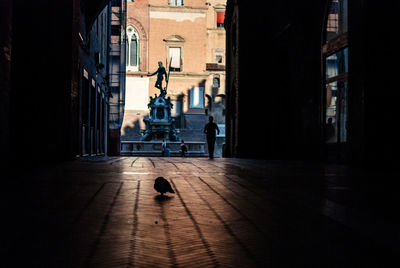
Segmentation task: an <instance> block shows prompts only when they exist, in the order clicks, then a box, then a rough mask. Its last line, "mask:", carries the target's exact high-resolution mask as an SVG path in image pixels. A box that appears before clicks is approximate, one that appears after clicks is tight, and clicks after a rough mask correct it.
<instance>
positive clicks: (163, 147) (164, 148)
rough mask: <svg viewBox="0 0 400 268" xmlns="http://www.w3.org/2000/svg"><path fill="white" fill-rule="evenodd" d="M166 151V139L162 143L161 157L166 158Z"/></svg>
mask: <svg viewBox="0 0 400 268" xmlns="http://www.w3.org/2000/svg"><path fill="white" fill-rule="evenodd" d="M166 149H167V142H166V141H165V139H163V140H162V143H161V155H162V156H166V152H165V151H166Z"/></svg>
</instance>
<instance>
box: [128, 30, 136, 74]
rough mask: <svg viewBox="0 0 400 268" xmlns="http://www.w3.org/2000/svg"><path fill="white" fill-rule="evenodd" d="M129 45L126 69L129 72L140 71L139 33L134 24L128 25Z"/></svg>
mask: <svg viewBox="0 0 400 268" xmlns="http://www.w3.org/2000/svg"><path fill="white" fill-rule="evenodd" d="M126 30H127V36H128V46H127V53H126V55H127V59H126V70H127V71H128V72H137V71H139V34H138V32H137V31H136V29H135V28H133V27H132V26H128V27H127V29H126Z"/></svg>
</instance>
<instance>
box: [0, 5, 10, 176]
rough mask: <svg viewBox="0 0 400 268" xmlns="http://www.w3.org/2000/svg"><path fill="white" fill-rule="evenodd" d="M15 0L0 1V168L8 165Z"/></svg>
mask: <svg viewBox="0 0 400 268" xmlns="http://www.w3.org/2000/svg"><path fill="white" fill-rule="evenodd" d="M12 7H13V1H12V0H6V1H1V2H0V124H1V125H0V148H1V149H0V167H1V168H0V170H1V169H2V168H3V167H6V166H8V153H9V148H10V147H9V142H8V140H9V122H10V121H9V115H10V113H9V108H10V92H11V52H12Z"/></svg>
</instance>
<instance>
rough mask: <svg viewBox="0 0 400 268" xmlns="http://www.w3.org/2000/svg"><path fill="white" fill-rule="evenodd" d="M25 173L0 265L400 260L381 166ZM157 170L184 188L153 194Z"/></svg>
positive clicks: (126, 163) (156, 166) (184, 161)
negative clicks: (373, 168)
mask: <svg viewBox="0 0 400 268" xmlns="http://www.w3.org/2000/svg"><path fill="white" fill-rule="evenodd" d="M21 165H23V162H22V163H21ZM18 172H19V171H18V170H16V171H15V174H14V175H15V176H14V177H12V178H10V179H9V180H8V181H7V183H5V184H4V183H3V186H4V185H5V186H6V187H3V190H5V191H4V194H3V195H2V199H3V200H2V207H1V209H2V211H3V215H4V213H6V215H7V216H6V217H4V218H3V220H2V221H3V224H4V227H2V230H3V232H2V247H3V248H4V249H3V250H2V253H1V254H2V261H1V262H0V267H399V266H397V265H398V262H399V261H398V257H399V253H400V250H399V247H398V243H399V228H398V227H399V221H398V219H397V218H396V217H390V216H388V215H390V211H389V214H388V213H386V212H387V211H382V210H381V209H379V208H381V204H380V203H379V202H378V199H375V201H374V199H371V198H369V197H371V195H372V196H379V197H386V198H387V200H389V202H390V200H391V202H394V199H390V198H392V197H393V196H397V195H396V192H395V191H394V190H393V191H388V192H385V193H383V192H382V191H383V189H382V188H380V187H374V185H376V184H377V183H378V181H379V180H378V178H379V176H381V175H382V173H379V172H375V173H374V172H365V171H363V170H357V169H350V168H348V167H344V166H337V165H319V164H315V163H304V162H282V161H262V160H246V159H224V158H217V159H215V160H208V159H206V158H172V157H171V158H157V157H153V158H145V157H120V158H106V159H105V158H92V159H90V158H88V159H82V160H77V161H74V162H70V163H64V164H60V165H58V166H53V167H47V168H37V169H34V170H32V171H31V172H30V173H29V174H25V173H23V174H18ZM158 176H164V177H165V178H166V179H168V180H169V181H170V183H171V185H172V187H173V189H175V194H167V196H166V197H164V198H162V197H160V196H159V195H158V193H157V192H155V190H154V189H153V184H154V179H155V178H156V177H158ZM387 176H388V177H389V178H390V177H391V176H392V177H393V178H394V177H395V175H393V174H388V175H387ZM388 181H389V180H388ZM370 186H371V187H370ZM392 194H393V195H392ZM379 200H382V199H381V198H379ZM396 200H397V199H396ZM384 201H385V200H384ZM384 201H381V202H384ZM378 203H379V204H378ZM394 207H395V206H394ZM388 210H390V209H388ZM393 213H394V214H397V213H398V209H397V211H396V210H393V211H392V214H393ZM394 262H397V264H394Z"/></svg>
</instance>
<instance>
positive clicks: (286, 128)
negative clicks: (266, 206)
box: [227, 1, 325, 159]
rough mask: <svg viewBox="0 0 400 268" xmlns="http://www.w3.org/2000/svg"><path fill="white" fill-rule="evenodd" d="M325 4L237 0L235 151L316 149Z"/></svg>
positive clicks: (272, 154) (309, 152)
mask: <svg viewBox="0 0 400 268" xmlns="http://www.w3.org/2000/svg"><path fill="white" fill-rule="evenodd" d="M240 3H242V2H240ZM324 8H325V6H324V5H323V2H321V1H308V2H301V3H299V2H298V1H274V2H273V3H271V2H268V3H258V4H257V7H255V6H254V5H250V4H248V3H243V4H239V62H240V64H239V65H238V66H234V67H233V68H236V67H237V68H238V71H239V76H238V79H239V94H238V96H237V99H236V101H237V102H238V104H239V105H238V106H239V107H238V110H239V111H238V114H237V115H235V116H237V117H238V118H239V124H240V126H239V127H238V128H237V130H236V131H237V133H236V134H237V136H238V137H239V140H240V142H239V143H238V145H237V149H236V150H237V151H236V153H234V154H233V156H239V157H262V158H282V159H290V158H298V157H300V156H301V157H315V156H318V155H319V154H320V146H319V145H320V142H321V133H320V128H319V126H320V121H321V116H320V115H321V112H320V110H319V109H320V101H321V92H320V88H321V72H320V67H321V52H320V51H321V33H322V30H321V29H322V22H323V14H324ZM228 25H229V23H228ZM228 48H229V46H228ZM228 53H229V52H228ZM228 68H229V67H228ZM227 84H230V83H229V82H228V83H227ZM229 116H232V115H228V117H229Z"/></svg>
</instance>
